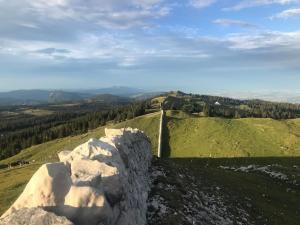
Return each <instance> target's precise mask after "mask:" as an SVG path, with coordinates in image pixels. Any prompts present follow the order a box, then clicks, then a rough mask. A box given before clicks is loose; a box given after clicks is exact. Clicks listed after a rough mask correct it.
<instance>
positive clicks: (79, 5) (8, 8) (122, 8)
mask: <svg viewBox="0 0 300 225" xmlns="http://www.w3.org/2000/svg"><path fill="white" fill-rule="evenodd" d="M0 8H1V11H2V10H3V15H2V16H3V17H5V19H6V21H7V20H8V22H9V20H11V21H13V20H16V19H18V20H21V21H23V20H25V21H26V23H27V24H36V23H47V20H50V21H55V20H60V21H65V22H72V21H73V22H78V23H79V22H87V23H90V24H97V25H99V26H102V25H103V26H104V27H105V28H107V29H109V28H110V26H111V28H112V29H116V28H122V29H124V28H131V27H139V26H143V25H144V24H146V23H148V22H149V21H151V20H153V19H158V18H160V17H164V16H166V15H168V14H169V12H170V11H171V7H170V6H169V5H167V4H166V3H164V0H110V1H107V0H89V1H85V0H51V1H49V0H23V1H19V0H10V1H9V3H7V1H0ZM6 12H8V13H10V14H8V13H7V14H6ZM11 12H14V13H13V14H11ZM28 20H31V21H28Z"/></svg>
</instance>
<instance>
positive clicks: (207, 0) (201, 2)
mask: <svg viewBox="0 0 300 225" xmlns="http://www.w3.org/2000/svg"><path fill="white" fill-rule="evenodd" d="M216 2H217V0H190V5H191V6H193V7H195V8H197V9H201V8H205V7H208V6H211V5H212V4H214V3H216Z"/></svg>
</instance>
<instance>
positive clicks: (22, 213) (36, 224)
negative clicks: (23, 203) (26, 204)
mask: <svg viewBox="0 0 300 225" xmlns="http://www.w3.org/2000/svg"><path fill="white" fill-rule="evenodd" d="M0 225H73V223H72V222H71V221H69V220H68V219H67V218H66V217H62V216H57V215H55V214H54V213H51V212H47V211H45V210H43V209H41V208H24V209H20V210H17V211H15V212H13V213H11V214H9V215H7V216H6V217H4V218H1V219H0Z"/></svg>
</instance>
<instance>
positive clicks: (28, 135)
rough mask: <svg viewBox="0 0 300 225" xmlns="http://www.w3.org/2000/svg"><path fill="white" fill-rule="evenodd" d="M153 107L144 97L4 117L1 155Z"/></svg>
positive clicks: (3, 157) (138, 114) (0, 136)
mask: <svg viewBox="0 0 300 225" xmlns="http://www.w3.org/2000/svg"><path fill="white" fill-rule="evenodd" d="M149 107H150V103H149V102H148V101H143V102H136V103H132V104H130V105H126V106H114V107H113V108H111V109H109V110H103V111H91V112H86V113H84V114H77V113H69V112H68V113H57V114H56V115H49V116H43V117H40V118H36V117H34V118H28V119H24V118H19V119H17V120H16V119H15V120H8V121H6V122H4V121H3V123H2V122H1V125H0V159H5V158H8V157H11V156H13V155H15V154H18V153H19V152H20V151H21V150H22V149H25V148H28V147H30V146H33V145H37V144H40V143H44V142H47V141H51V140H54V139H57V138H63V137H67V136H70V135H78V134H82V133H86V132H87V131H88V130H91V129H95V128H97V127H99V126H104V125H105V124H106V123H107V122H108V121H115V122H121V121H124V120H127V119H131V118H134V117H136V116H140V115H144V114H145V113H146V109H147V108H149Z"/></svg>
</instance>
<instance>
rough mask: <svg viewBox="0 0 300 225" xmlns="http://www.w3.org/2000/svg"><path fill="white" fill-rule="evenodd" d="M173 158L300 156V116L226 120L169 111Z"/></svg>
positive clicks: (171, 154) (169, 135) (169, 131)
mask: <svg viewBox="0 0 300 225" xmlns="http://www.w3.org/2000/svg"><path fill="white" fill-rule="evenodd" d="M167 120H168V124H167V127H168V129H167V132H168V134H167V136H168V137H167V140H166V142H165V143H166V145H167V146H165V147H166V149H167V150H168V151H166V152H165V154H166V155H169V156H170V157H213V158H220V157H249V156H250V157H269V156H300V119H294V120H273V119H261V118H259V119H258V118H243V119H224V118H215V117H193V116H190V115H188V114H184V113H182V112H178V111H169V112H168V113H167Z"/></svg>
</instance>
